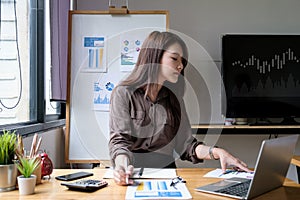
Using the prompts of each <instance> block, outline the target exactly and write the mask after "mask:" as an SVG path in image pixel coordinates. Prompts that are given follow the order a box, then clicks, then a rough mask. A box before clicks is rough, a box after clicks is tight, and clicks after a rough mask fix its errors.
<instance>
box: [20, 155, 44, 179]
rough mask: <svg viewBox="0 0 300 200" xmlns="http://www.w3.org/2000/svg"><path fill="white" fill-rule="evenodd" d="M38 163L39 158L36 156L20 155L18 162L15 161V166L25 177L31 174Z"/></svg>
mask: <svg viewBox="0 0 300 200" xmlns="http://www.w3.org/2000/svg"><path fill="white" fill-rule="evenodd" d="M39 164H40V159H39V158H38V157H35V158H25V157H20V158H19V162H18V163H17V168H18V170H19V172H20V173H21V174H22V175H23V176H24V177H25V178H29V177H30V176H31V174H32V173H33V172H34V171H35V170H36V169H37V168H38V166H39Z"/></svg>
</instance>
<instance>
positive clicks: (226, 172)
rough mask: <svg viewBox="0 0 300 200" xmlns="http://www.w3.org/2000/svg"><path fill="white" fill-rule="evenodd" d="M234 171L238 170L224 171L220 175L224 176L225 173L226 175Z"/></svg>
mask: <svg viewBox="0 0 300 200" xmlns="http://www.w3.org/2000/svg"><path fill="white" fill-rule="evenodd" d="M233 172H237V171H236V170H226V171H225V172H224V173H222V174H220V175H219V177H220V176H223V175H225V174H230V173H233Z"/></svg>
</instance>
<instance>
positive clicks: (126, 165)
mask: <svg viewBox="0 0 300 200" xmlns="http://www.w3.org/2000/svg"><path fill="white" fill-rule="evenodd" d="M125 167H126V168H125V173H126V178H125V182H126V184H127V185H128V183H129V180H128V179H129V176H128V174H127V168H128V160H127V159H125Z"/></svg>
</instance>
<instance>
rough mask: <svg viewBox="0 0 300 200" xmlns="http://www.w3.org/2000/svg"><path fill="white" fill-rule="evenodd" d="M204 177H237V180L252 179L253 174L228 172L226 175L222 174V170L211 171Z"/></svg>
mask: <svg viewBox="0 0 300 200" xmlns="http://www.w3.org/2000/svg"><path fill="white" fill-rule="evenodd" d="M204 177H212V178H233V177H238V178H248V179H252V178H253V172H238V171H232V170H229V171H228V172H227V173H225V174H223V172H222V169H215V170H212V171H210V172H208V173H207V174H205V175H204Z"/></svg>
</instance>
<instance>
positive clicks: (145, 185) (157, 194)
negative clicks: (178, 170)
mask: <svg viewBox="0 0 300 200" xmlns="http://www.w3.org/2000/svg"><path fill="white" fill-rule="evenodd" d="M170 185H171V180H139V181H137V184H136V185H134V186H128V188H127V192H126V199H127V200H129V199H191V198H192V196H191V194H190V193H189V191H188V189H187V188H186V186H185V183H179V184H176V186H175V187H174V186H170Z"/></svg>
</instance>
